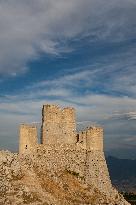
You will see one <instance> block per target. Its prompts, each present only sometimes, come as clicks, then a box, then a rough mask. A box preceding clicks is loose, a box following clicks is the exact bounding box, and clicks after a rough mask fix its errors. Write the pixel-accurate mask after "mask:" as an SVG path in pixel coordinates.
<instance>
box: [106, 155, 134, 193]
mask: <svg viewBox="0 0 136 205" xmlns="http://www.w3.org/2000/svg"><path fill="white" fill-rule="evenodd" d="M106 161H107V165H108V169H109V172H110V177H111V180H112V183H113V185H114V186H115V187H117V189H118V190H120V191H123V192H133V193H136V160H131V159H118V158H115V157H112V156H109V157H107V158H106Z"/></svg>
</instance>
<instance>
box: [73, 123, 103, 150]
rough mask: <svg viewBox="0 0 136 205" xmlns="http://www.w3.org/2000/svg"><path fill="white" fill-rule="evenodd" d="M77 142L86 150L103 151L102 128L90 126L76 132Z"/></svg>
mask: <svg viewBox="0 0 136 205" xmlns="http://www.w3.org/2000/svg"><path fill="white" fill-rule="evenodd" d="M77 139H78V142H79V143H80V144H81V145H82V147H83V148H85V149H87V150H98V151H103V129H102V128H101V127H90V128H87V129H86V130H84V131H81V132H79V133H78V134H77Z"/></svg>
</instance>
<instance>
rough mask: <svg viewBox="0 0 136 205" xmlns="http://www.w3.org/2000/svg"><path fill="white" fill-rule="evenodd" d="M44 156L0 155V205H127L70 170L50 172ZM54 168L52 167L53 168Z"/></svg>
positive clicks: (116, 196) (111, 193) (37, 154)
mask: <svg viewBox="0 0 136 205" xmlns="http://www.w3.org/2000/svg"><path fill="white" fill-rule="evenodd" d="M45 161H46V160H45V158H44V152H43V151H37V153H35V155H34V154H30V155H27V154H24V155H18V154H16V153H11V152H9V151H1V152H0V205H24V204H31V205H86V204H88V205H89V204H90V205H106V204H107V205H128V204H129V203H127V202H126V201H125V200H124V198H123V197H122V196H121V195H120V194H119V193H118V192H117V191H116V190H115V189H114V188H112V192H111V191H110V190H109V191H110V193H108V191H107V193H106V192H102V190H100V189H99V188H98V187H97V186H95V183H94V182H92V183H91V182H89V183H87V182H85V181H84V177H83V176H80V173H77V172H74V171H71V170H70V169H68V168H67V169H56V168H55V169H50V168H49V167H48V166H47V163H45ZM54 166H55V165H54Z"/></svg>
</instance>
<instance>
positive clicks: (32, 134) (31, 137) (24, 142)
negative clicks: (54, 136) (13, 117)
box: [19, 124, 38, 154]
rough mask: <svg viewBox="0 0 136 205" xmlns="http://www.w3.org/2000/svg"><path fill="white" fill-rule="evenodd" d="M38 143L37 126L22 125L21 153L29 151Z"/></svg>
mask: <svg viewBox="0 0 136 205" xmlns="http://www.w3.org/2000/svg"><path fill="white" fill-rule="evenodd" d="M37 144H38V136H37V127H36V126H34V125H28V124H27V125H25V124H22V125H20V138H19V153H20V154H22V153H24V152H29V151H30V150H31V151H32V149H34V148H35V146H36V145H37Z"/></svg>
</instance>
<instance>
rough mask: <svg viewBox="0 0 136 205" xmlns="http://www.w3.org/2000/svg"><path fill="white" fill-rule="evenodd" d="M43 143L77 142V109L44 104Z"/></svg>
mask: <svg viewBox="0 0 136 205" xmlns="http://www.w3.org/2000/svg"><path fill="white" fill-rule="evenodd" d="M42 117H43V118H42V139H41V141H42V144H63V143H65V144H72V143H76V122H75V110H74V109H73V108H64V109H61V108H60V107H58V106H56V105H44V106H43V110H42Z"/></svg>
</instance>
